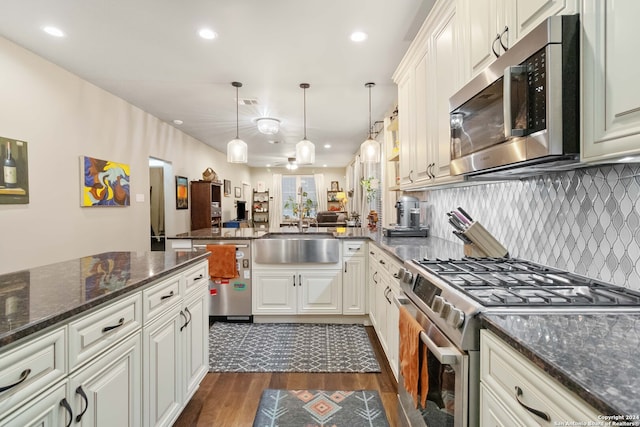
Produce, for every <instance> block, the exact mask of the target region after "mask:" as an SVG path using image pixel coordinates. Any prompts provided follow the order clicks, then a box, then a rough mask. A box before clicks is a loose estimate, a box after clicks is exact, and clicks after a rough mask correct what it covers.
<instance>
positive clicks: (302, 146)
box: [296, 83, 316, 165]
mask: <svg viewBox="0 0 640 427" xmlns="http://www.w3.org/2000/svg"><path fill="white" fill-rule="evenodd" d="M310 86H311V85H310V84H309V83H300V87H301V88H302V91H303V100H304V101H303V108H304V138H302V141H300V142H298V143H297V144H296V163H297V164H299V165H312V164H313V163H315V161H316V146H315V145H314V144H313V142H311V141H309V140H308V139H307V89H308V88H309V87H310Z"/></svg>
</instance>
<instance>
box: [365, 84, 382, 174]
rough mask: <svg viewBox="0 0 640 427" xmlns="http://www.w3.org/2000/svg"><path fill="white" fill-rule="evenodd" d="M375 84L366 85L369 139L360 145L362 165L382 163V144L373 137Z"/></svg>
mask: <svg viewBox="0 0 640 427" xmlns="http://www.w3.org/2000/svg"><path fill="white" fill-rule="evenodd" d="M375 85H376V84H375V83H366V84H365V87H368V88H369V137H368V138H367V140H366V141H364V142H363V143H362V144H361V145H360V161H361V162H362V163H380V143H379V142H378V141H376V140H375V139H373V138H372V137H371V88H372V87H373V86H375Z"/></svg>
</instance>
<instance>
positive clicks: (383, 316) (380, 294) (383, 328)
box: [376, 273, 390, 354]
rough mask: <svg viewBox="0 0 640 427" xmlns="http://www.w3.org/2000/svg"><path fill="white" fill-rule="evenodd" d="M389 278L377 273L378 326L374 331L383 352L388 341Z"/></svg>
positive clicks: (387, 347)
mask: <svg viewBox="0 0 640 427" xmlns="http://www.w3.org/2000/svg"><path fill="white" fill-rule="evenodd" d="M389 289H390V288H389V279H388V278H387V276H386V274H382V273H381V274H378V284H377V285H376V316H377V318H378V328H377V329H376V333H377V334H378V339H379V340H380V344H381V345H382V349H383V350H384V353H385V354H388V352H389V343H388V341H387V306H388V305H389V301H388V300H387V298H388V296H387V292H389Z"/></svg>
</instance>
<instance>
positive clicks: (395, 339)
mask: <svg viewBox="0 0 640 427" xmlns="http://www.w3.org/2000/svg"><path fill="white" fill-rule="evenodd" d="M390 289H391V291H390V292H389V293H388V297H389V300H390V301H391V302H389V303H388V304H387V358H388V359H389V365H390V366H391V371H392V372H393V375H394V376H395V377H396V381H397V380H398V368H399V364H400V359H399V356H398V346H399V345H400V341H399V335H400V333H399V329H398V323H399V322H400V309H399V308H398V306H397V305H396V304H395V302H394V301H393V298H394V297H396V298H397V297H398V295H399V293H400V290H399V289H398V288H396V287H395V286H391V287H390Z"/></svg>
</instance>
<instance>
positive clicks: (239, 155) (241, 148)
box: [227, 82, 249, 163]
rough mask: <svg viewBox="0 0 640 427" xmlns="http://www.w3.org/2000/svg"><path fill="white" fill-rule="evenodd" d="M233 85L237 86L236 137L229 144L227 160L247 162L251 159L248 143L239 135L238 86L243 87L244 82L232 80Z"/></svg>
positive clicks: (230, 161)
mask: <svg viewBox="0 0 640 427" xmlns="http://www.w3.org/2000/svg"><path fill="white" fill-rule="evenodd" d="M231 86H233V87H235V88H236V137H235V138H234V139H232V140H231V141H229V143H228V144H227V162H228V163H247V162H248V160H249V159H248V147H247V143H246V142H244V141H243V140H241V139H240V137H239V136H238V133H239V132H238V131H239V127H240V126H239V120H238V88H240V87H242V83H240V82H232V83H231Z"/></svg>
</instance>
